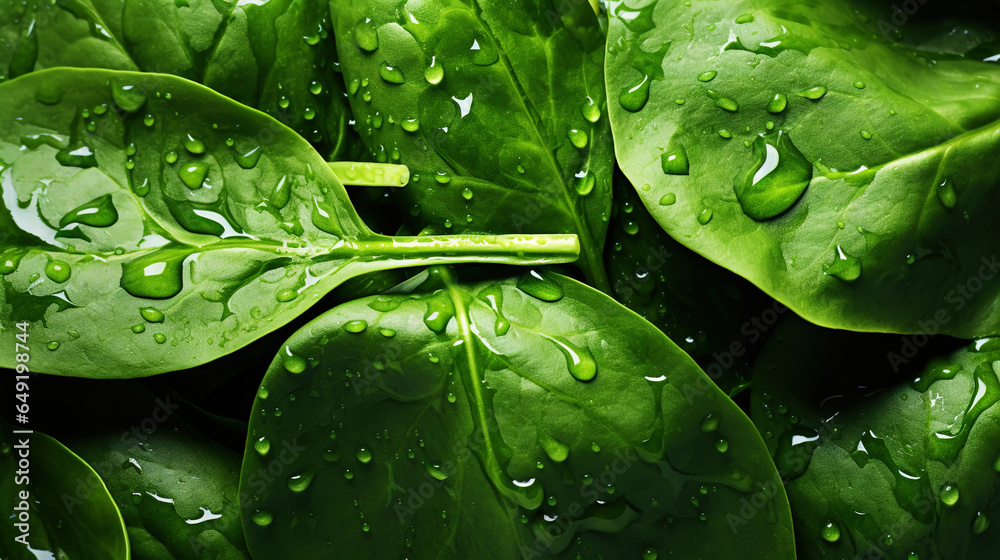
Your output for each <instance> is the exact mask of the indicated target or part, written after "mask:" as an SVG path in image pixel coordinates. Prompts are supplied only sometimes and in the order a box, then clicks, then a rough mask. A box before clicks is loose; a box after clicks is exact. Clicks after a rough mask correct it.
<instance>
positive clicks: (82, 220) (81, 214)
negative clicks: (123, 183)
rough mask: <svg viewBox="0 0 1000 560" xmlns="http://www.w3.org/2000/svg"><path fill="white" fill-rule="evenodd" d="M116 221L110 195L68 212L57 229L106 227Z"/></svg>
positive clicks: (116, 211) (116, 217) (116, 212)
mask: <svg viewBox="0 0 1000 560" xmlns="http://www.w3.org/2000/svg"><path fill="white" fill-rule="evenodd" d="M117 221H118V210H117V209H116V208H115V204H114V202H113V201H112V200H111V195H110V194H106V195H104V196H101V197H99V198H95V199H94V200H91V201H90V202H88V203H86V204H81V205H80V206H77V207H76V208H74V209H73V210H70V211H69V212H68V213H67V214H66V215H65V216H63V217H62V219H61V220H59V227H60V228H65V227H66V226H68V225H70V224H83V225H86V226H92V227H108V226H111V225H114V224H115V222H117Z"/></svg>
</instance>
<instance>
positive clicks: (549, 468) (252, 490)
mask: <svg viewBox="0 0 1000 560" xmlns="http://www.w3.org/2000/svg"><path fill="white" fill-rule="evenodd" d="M775 476H776V475H775V472H774V470H773V465H772V464H771V462H770V461H769V460H768V458H767V457H766V455H765V451H764V446H763V444H762V442H761V441H760V439H759V436H758V435H757V434H756V433H755V431H753V428H752V425H751V424H750V423H749V421H748V420H747V418H746V417H745V416H744V415H743V413H742V412H741V411H740V410H739V408H738V407H736V406H735V405H734V404H733V403H732V401H730V400H728V399H727V398H726V397H725V396H724V395H723V393H722V392H720V391H719V390H718V389H717V388H716V387H715V386H714V385H713V384H712V383H711V381H710V380H709V379H708V377H707V376H706V375H705V374H704V373H702V372H701V371H700V370H699V369H698V367H697V366H696V365H695V363H694V362H693V361H691V359H690V358H688V357H687V356H686V355H685V354H684V353H683V352H681V351H680V350H679V349H678V348H677V347H676V346H674V345H673V344H672V343H671V342H670V341H669V340H668V339H667V338H666V337H665V336H664V335H663V334H662V333H661V332H660V331H658V330H657V329H655V328H654V327H653V326H652V325H650V324H649V323H647V322H645V321H643V320H642V319H641V318H639V317H638V316H636V315H634V314H633V313H631V312H630V311H628V310H626V309H625V308H623V307H621V306H620V305H619V304H617V303H615V302H614V301H612V300H611V299H610V298H608V297H607V296H604V295H603V294H601V293H599V292H597V291H595V290H593V289H591V288H588V287H585V286H583V285H582V284H579V283H577V282H575V281H573V280H570V279H568V278H566V277H562V276H558V275H554V274H551V273H542V272H538V271H532V272H530V273H528V274H526V275H524V276H522V277H520V278H509V279H504V280H500V281H497V280H480V281H471V282H467V283H459V282H456V281H455V280H453V279H452V277H451V273H449V272H448V271H447V270H444V269H441V268H437V269H432V272H431V273H430V274H421V275H419V276H417V277H415V278H414V279H411V280H410V281H408V282H407V283H406V284H403V285H402V286H400V287H399V288H397V289H396V290H395V291H394V293H391V294H388V295H382V296H375V297H372V298H366V299H362V300H358V301H354V302H351V303H348V304H345V305H342V306H340V307H338V308H336V309H334V310H332V311H330V312H328V313H326V314H324V315H323V316H321V317H320V318H318V319H316V320H315V321H313V322H312V323H310V324H309V325H307V326H306V327H305V328H303V329H302V330H301V331H299V332H298V333H297V334H296V335H294V336H293V337H292V338H291V339H290V340H289V341H288V343H287V344H286V345H285V346H284V347H283V348H282V349H281V351H280V352H279V354H278V356H277V357H276V358H275V360H274V362H273V363H272V365H271V368H270V370H269V371H268V373H267V375H266V376H265V379H264V381H263V383H262V385H261V388H260V391H259V392H258V396H257V399H256V401H255V403H254V407H253V415H252V417H251V420H250V434H249V438H248V441H247V450H246V456H245V458H244V463H243V474H242V485H241V491H242V492H247V493H249V494H250V495H251V496H252V501H251V503H250V505H249V507H247V508H246V509H244V512H243V513H244V526H245V528H246V531H247V542H248V545H249V547H250V550H251V552H252V553H253V555H254V557H255V558H257V559H258V560H265V559H268V558H284V557H287V556H288V555H289V554H292V555H299V556H312V555H317V554H320V553H321V551H324V550H330V549H336V550H338V551H340V552H341V553H342V554H345V555H349V556H351V555H356V556H359V557H378V558H389V557H397V556H413V557H420V558H423V557H436V558H491V559H492V558H498V559H499V558H504V559H512V560H513V559H515V558H575V557H577V555H578V554H579V555H582V556H583V557H598V556H603V557H605V558H643V557H644V555H645V557H646V558H653V557H659V558H669V557H671V556H675V557H679V558H697V557H718V558H732V557H736V556H737V555H738V556H740V557H742V558H762V559H763V558H768V559H772V558H775V559H776V558H788V559H790V558H793V557H794V553H793V547H792V540H791V527H790V525H789V513H788V510H787V506H786V503H785V498H784V496H783V494H782V490H781V487H780V484H778V483H777V482H776V480H775ZM754 503H755V504H757V505H756V506H752V505H750V504H754ZM744 504H747V505H746V508H745V509H743V510H741V508H744Z"/></svg>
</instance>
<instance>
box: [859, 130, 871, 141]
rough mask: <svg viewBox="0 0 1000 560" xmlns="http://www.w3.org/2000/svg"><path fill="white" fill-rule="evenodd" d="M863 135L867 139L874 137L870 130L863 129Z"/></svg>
mask: <svg viewBox="0 0 1000 560" xmlns="http://www.w3.org/2000/svg"><path fill="white" fill-rule="evenodd" d="M861 137H862V138H864V139H865V140H871V139H872V133H871V132H868V131H867V130H862V131H861Z"/></svg>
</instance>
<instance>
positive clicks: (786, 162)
mask: <svg viewBox="0 0 1000 560" xmlns="http://www.w3.org/2000/svg"><path fill="white" fill-rule="evenodd" d="M753 156H754V158H755V160H754V163H753V164H752V165H751V166H750V167H749V168H748V169H747V170H746V171H745V172H743V173H742V174H740V175H737V176H736V178H735V180H734V190H735V192H736V199H737V200H738V201H739V203H740V206H741V207H742V209H743V213H744V214H746V215H747V216H749V217H750V218H753V219H754V220H757V221H764V220H769V219H771V218H774V217H775V216H779V215H781V214H783V213H784V212H786V211H787V210H788V209H789V208H791V207H792V206H793V205H794V204H795V203H796V202H798V200H799V198H801V197H802V194H803V193H805V191H806V188H807V187H808V186H809V182H810V181H811V180H812V164H811V163H809V160H807V159H806V158H805V156H803V155H802V152H800V151H799V150H798V148H796V147H795V145H794V144H792V140H791V138H790V137H789V136H788V135H787V134H785V133H783V132H778V134H777V135H767V136H763V135H762V136H758V137H757V138H756V139H755V140H754V142H753Z"/></svg>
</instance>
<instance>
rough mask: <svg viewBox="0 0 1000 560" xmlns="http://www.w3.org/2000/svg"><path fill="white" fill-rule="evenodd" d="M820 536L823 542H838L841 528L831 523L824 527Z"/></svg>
mask: <svg viewBox="0 0 1000 560" xmlns="http://www.w3.org/2000/svg"><path fill="white" fill-rule="evenodd" d="M820 536H821V537H823V540H825V541H826V542H831V543H833V542H837V541H838V540H840V527H838V526H837V524H836V523H834V522H832V521H831V522H829V523H827V524H826V525H824V526H823V529H822V530H821V531H820Z"/></svg>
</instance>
